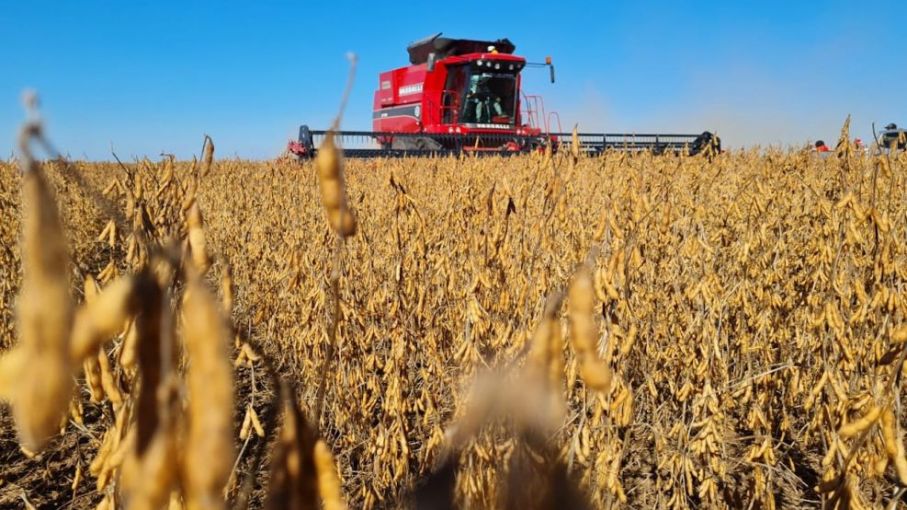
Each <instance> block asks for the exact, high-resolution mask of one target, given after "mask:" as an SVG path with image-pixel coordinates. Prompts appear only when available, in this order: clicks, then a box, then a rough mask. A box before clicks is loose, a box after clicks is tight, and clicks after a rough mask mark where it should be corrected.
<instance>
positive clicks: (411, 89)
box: [398, 83, 422, 96]
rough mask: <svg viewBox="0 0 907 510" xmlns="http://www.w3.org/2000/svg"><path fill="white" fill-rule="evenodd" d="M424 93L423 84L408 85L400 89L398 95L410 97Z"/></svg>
mask: <svg viewBox="0 0 907 510" xmlns="http://www.w3.org/2000/svg"><path fill="white" fill-rule="evenodd" d="M420 92H422V84H421V83H416V84H415V85H407V86H405V87H400V90H399V91H398V94H400V95H401V96H409V95H412V94H418V93H420Z"/></svg>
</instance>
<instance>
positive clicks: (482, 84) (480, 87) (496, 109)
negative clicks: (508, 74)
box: [466, 74, 504, 123]
mask: <svg viewBox="0 0 907 510" xmlns="http://www.w3.org/2000/svg"><path fill="white" fill-rule="evenodd" d="M490 81H491V77H490V76H487V75H481V74H474V75H472V76H470V77H469V92H468V93H467V94H466V105H467V106H466V107H467V108H468V109H469V113H472V112H475V122H478V123H488V122H491V119H492V118H493V117H495V116H498V117H500V116H501V115H504V108H503V106H502V105H501V98H500V97H499V96H497V95H495V94H494V93H493V92H492V91H491V88H490V87H489V82H490Z"/></svg>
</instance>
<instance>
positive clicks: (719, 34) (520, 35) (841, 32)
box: [0, 0, 907, 159]
mask: <svg viewBox="0 0 907 510" xmlns="http://www.w3.org/2000/svg"><path fill="white" fill-rule="evenodd" d="M882 4H884V8H882V7H881V5H882ZM882 4H880V3H878V2H873V3H865V2H837V1H833V2H789V1H787V2H782V1H769V0H763V1H751V2H742V1H740V2H737V1H727V0H725V1H699V2H674V1H664V2H655V1H648V2H646V1H639V2H608V1H600V2H588V4H584V3H578V2H567V1H561V2H544V3H541V2H540V3H535V2H519V3H514V2H488V1H481V2H471V1H460V2H457V1H454V2H426V1H423V2H412V3H407V2H361V3H356V4H352V3H349V4H347V3H343V2H313V3H312V2H277V1H267V0H261V1H254V2H228V1H222V2H198V1H183V2H170V1H164V0H157V1H142V0H137V1H132V2H101V1H91V0H86V1H79V2H75V1H73V2H68V1H44V0H30V1H27V2H24V1H14V0H0V65H2V67H3V70H2V71H0V157H4V158H5V157H6V156H8V155H9V154H11V151H12V147H13V140H14V137H15V131H16V129H17V126H18V124H19V122H20V121H21V119H22V117H23V114H22V109H21V106H20V103H19V97H20V94H21V91H22V89H24V88H26V87H31V88H35V89H37V90H38V91H39V93H40V95H41V98H42V105H43V112H44V116H45V118H46V119H47V123H48V129H49V132H50V135H51V137H52V139H53V140H54V141H55V143H56V145H57V146H58V147H59V148H60V149H61V150H62V151H63V152H66V153H69V154H70V155H71V156H72V157H75V158H81V157H88V158H91V159H107V158H109V154H110V147H111V144H112V145H113V147H114V148H115V150H116V151H117V153H118V154H119V155H120V157H121V158H122V157H132V156H143V155H148V156H150V157H157V155H159V154H160V153H161V152H162V151H163V152H173V153H176V154H178V155H179V156H181V157H186V156H190V155H191V154H192V153H193V152H197V151H198V149H199V147H200V146H201V140H202V136H203V134H204V133H208V134H210V135H211V136H212V137H213V138H214V140H215V143H216V144H217V148H218V153H219V155H220V156H221V157H228V156H234V155H238V156H241V157H250V158H265V157H273V156H275V155H276V154H278V153H279V152H280V150H281V149H282V148H283V146H284V145H285V143H286V141H287V139H288V138H289V137H291V136H293V134H294V132H295V131H296V127H297V126H298V125H299V124H302V123H306V124H309V125H311V126H313V127H327V126H328V124H329V122H330V120H331V118H332V117H333V115H334V113H335V110H336V107H337V104H338V101H339V99H340V95H341V91H342V89H343V85H344V82H345V79H346V74H347V65H348V64H347V61H346V59H345V56H344V55H345V54H346V52H347V51H353V52H355V53H356V54H357V55H358V56H359V64H360V65H359V68H358V75H357V80H356V84H355V87H354V90H353V95H352V97H351V98H350V103H349V106H348V108H347V112H346V116H345V120H344V127H345V128H348V129H368V128H369V127H370V122H371V120H370V119H371V101H372V93H373V91H374V89H375V87H376V85H377V75H378V73H379V72H380V71H382V70H387V69H391V68H394V67H398V66H402V65H404V64H405V63H406V62H407V55H406V51H405V47H406V45H407V43H409V42H410V41H413V40H416V39H419V38H422V37H424V36H426V35H429V34H431V33H435V32H444V33H445V34H446V35H449V36H457V37H465V38H470V37H471V38H490V39H495V38H499V37H508V38H509V39H511V40H512V41H513V42H514V43H515V44H516V46H517V53H518V54H520V55H523V56H525V57H527V58H528V59H530V60H535V61H541V60H543V59H544V57H545V56H546V55H551V56H552V57H553V59H554V63H555V66H556V68H557V78H558V80H557V83H555V84H554V85H552V84H550V83H548V81H547V74H546V73H545V72H544V71H543V70H531V69H529V70H526V71H524V73H525V77H524V88H525V89H526V90H527V92H533V93H539V94H542V95H543V96H544V97H545V101H546V105H547V107H548V109H554V110H557V111H558V112H559V113H560V117H561V119H562V120H563V124H564V129H569V128H571V127H572V125H573V123H574V122H578V123H579V125H580V128H581V130H587V131H593V130H605V131H608V132H621V131H625V132H634V131H635V132H643V131H662V132H667V131H674V132H700V131H702V130H705V129H709V130H717V131H718V133H719V134H720V135H722V137H723V138H724V140H725V141H726V143H729V144H731V145H734V146H740V145H754V144H778V143H782V144H800V143H805V142H806V141H807V140H810V139H813V140H814V139H816V138H823V139H826V140H834V139H836V138H837V133H838V130H839V128H840V125H841V123H842V122H843V120H844V118H845V117H846V115H847V114H848V113H850V114H853V128H854V134H855V135H858V136H862V137H864V138H868V137H869V136H871V127H870V126H871V123H872V122H873V121H875V122H876V123H877V124H882V125H884V124H886V123H888V122H899V123H902V124H907V93H905V90H907V88H905V86H907V65H905V64H907V58H905V57H904V51H905V49H907V29H905V28H904V26H903V23H904V20H905V19H907V2H903V1H897V0H896V1H890V2H883V3H882ZM898 95H899V96H898Z"/></svg>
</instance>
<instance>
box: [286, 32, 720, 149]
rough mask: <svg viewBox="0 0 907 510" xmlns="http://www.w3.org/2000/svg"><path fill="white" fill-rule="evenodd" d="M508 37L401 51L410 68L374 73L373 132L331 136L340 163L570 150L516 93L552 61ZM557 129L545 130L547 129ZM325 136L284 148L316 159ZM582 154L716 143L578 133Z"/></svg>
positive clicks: (305, 137) (306, 133)
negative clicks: (529, 54) (538, 59)
mask: <svg viewBox="0 0 907 510" xmlns="http://www.w3.org/2000/svg"><path fill="white" fill-rule="evenodd" d="M515 49H516V47H515V46H514V44H513V43H512V42H510V41H509V40H507V39H498V40H497V41H475V40H468V39H450V38H446V37H441V34H437V35H434V36H431V37H429V38H426V39H423V40H421V41H417V42H414V43H412V44H410V45H409V47H407V51H408V52H409V62H410V65H409V66H406V67H401V68H398V69H394V70H391V71H387V72H384V73H381V74H380V76H379V78H378V90H376V91H375V101H374V112H373V117H372V128H373V131H338V132H336V133H335V135H336V136H337V138H338V139H339V145H340V146H341V147H343V153H344V155H345V156H347V157H375V156H422V155H447V154H460V153H463V152H468V153H475V154H478V155H484V154H494V155H512V154H520V153H525V152H529V151H533V150H542V149H544V147H545V146H546V145H547V144H552V148H554V149H557V148H569V145H570V144H571V143H572V136H571V134H570V133H563V132H561V131H562V130H561V126H560V119H559V117H558V116H557V113H555V112H546V111H545V105H544V102H543V101H542V98H541V96H533V95H527V94H525V93H524V92H523V91H522V88H521V83H520V78H521V77H520V71H522V70H523V69H524V68H526V67H547V68H548V70H549V72H550V76H551V82H552V83H554V66H553V65H552V63H551V58H550V57H549V58H546V61H545V63H530V62H526V59H524V58H523V57H520V56H517V55H514V54H513V52H514V50H515ZM555 126H556V127H557V129H556V130H554V131H552V129H551V128H552V127H555ZM325 134H327V131H314V130H311V129H309V127H308V126H305V125H304V126H300V128H299V139H298V140H295V141H290V142H289V144H288V146H287V150H288V151H289V152H290V153H292V154H294V155H296V156H297V157H298V158H300V159H305V158H311V157H313V156H314V155H315V151H316V150H317V147H318V144H319V143H320V141H321V139H323V137H324V136H325ZM579 143H580V146H581V147H580V148H581V150H582V151H584V152H586V153H591V154H598V153H601V152H603V151H605V150H608V149H614V150H632V151H639V150H651V151H653V152H656V153H663V152H681V151H683V150H689V151H690V153H691V154H696V153H698V152H700V151H702V150H703V149H704V148H705V147H706V146H708V145H714V146H717V145H718V144H719V143H720V142H719V141H718V139H717V137H714V136H713V135H712V134H711V133H709V132H704V133H702V134H700V135H685V134H614V133H580V134H579Z"/></svg>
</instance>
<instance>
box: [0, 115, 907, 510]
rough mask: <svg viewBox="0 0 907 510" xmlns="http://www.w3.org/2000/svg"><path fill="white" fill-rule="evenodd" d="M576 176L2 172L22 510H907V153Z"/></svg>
mask: <svg viewBox="0 0 907 510" xmlns="http://www.w3.org/2000/svg"><path fill="white" fill-rule="evenodd" d="M845 128H846V126H845ZM845 131H846V129H845ZM843 135H845V136H846V132H845V133H843ZM36 136H37V135H36ZM845 140H846V138H845ZM564 152H566V154H562V153H554V154H552V153H550V152H549V153H547V154H539V155H528V156H520V157H513V158H497V157H489V158H478V159H475V158H470V157H463V158H449V159H444V158H442V159H432V158H426V159H406V160H399V159H391V160H381V159H375V160H361V161H349V160H347V161H343V160H342V159H341V158H339V155H338V154H336V153H330V154H328V153H327V152H325V153H323V154H324V156H323V157H321V158H320V159H317V160H316V161H314V162H308V163H304V164H299V163H296V162H290V161H286V160H276V161H265V162H250V161H241V160H219V161H217V160H214V159H213V158H214V145H213V143H211V142H210V140H209V141H208V143H206V145H205V151H204V156H203V158H202V161H201V162H198V163H193V162H176V161H172V160H171V159H169V158H165V159H163V160H161V161H150V160H139V161H135V162H131V163H128V164H125V165H120V164H116V163H82V162H72V163H69V162H64V161H61V160H54V161H49V162H45V163H42V164H39V163H36V162H31V161H30V160H26V161H25V162H24V163H23V162H19V163H23V165H19V164H14V163H0V262H2V263H0V347H2V349H3V351H4V352H3V356H2V357H0V397H2V398H3V400H5V401H7V402H8V406H6V407H4V408H2V410H0V427H2V428H0V434H2V435H0V441H2V447H0V506H4V507H7V506H10V507H11V506H21V505H24V504H26V502H28V504H35V505H38V506H45V505H46V506H50V507H58V506H66V505H68V504H69V503H70V502H72V503H73V506H74V507H76V508H95V507H97V508H121V507H123V508H161V507H169V508H193V509H194V508H199V509H200V508H227V507H232V508H245V507H246V506H248V505H251V506H252V507H256V508H258V507H263V506H264V507H267V508H313V509H314V508H318V507H319V505H323V507H324V508H331V509H342V508H381V507H400V506H406V505H409V504H411V503H418V504H420V505H428V506H421V508H429V507H435V506H432V505H440V504H443V503H448V502H450V501H454V502H456V503H457V504H458V505H459V506H460V507H463V508H492V507H494V508H533V507H542V506H543V505H544V504H553V505H555V506H557V507H564V508H566V507H581V506H583V505H588V507H590V508H614V507H633V508H698V507H708V508H743V507H750V506H753V507H759V508H775V507H782V508H789V507H816V506H822V505H826V506H828V507H831V508H834V507H840V508H863V507H866V508H869V507H881V506H886V505H889V504H893V503H894V504H896V500H897V498H901V497H902V496H903V495H904V494H905V491H907V485H905V484H907V458H905V454H904V437H903V434H902V430H901V429H902V428H903V427H904V426H905V425H907V421H905V412H904V411H903V410H902V409H901V400H900V396H901V394H902V393H903V384H904V381H903V379H904V375H907V363H905V360H907V342H905V341H904V340H905V338H907V300H905V299H904V297H903V289H904V286H905V283H907V250H905V249H904V248H902V247H901V245H902V244H903V243H904V239H905V235H907V200H905V199H907V173H905V172H907V156H905V154H903V153H890V154H882V155H873V156H864V155H860V154H858V153H856V152H855V151H853V150H851V148H850V147H849V145H848V144H846V143H844V144H843V145H841V146H840V147H839V150H838V154H837V155H832V156H831V157H829V158H827V159H821V158H819V157H817V156H816V155H814V154H809V153H806V152H797V151H787V152H781V151H775V150H762V151H756V150H752V151H736V152H729V153H724V154H720V155H711V156H710V157H696V158H690V157H685V156H679V157H674V156H662V157H657V156H653V155H651V154H646V153H640V154H629V153H608V154H605V155H603V156H601V157H595V158H590V157H586V156H583V155H582V154H579V153H577V152H570V151H564ZM20 166H21V167H22V168H27V169H28V171H26V172H25V173H24V174H23V173H22V171H21V170H20ZM55 210H58V211H59V219H58V218H57V215H56V214H55V213H54V211H55ZM16 324H18V326H16ZM329 357H330V359H328V358H329ZM73 386H74V387H75V388H76V389H75V391H70V389H71V387H73ZM322 402H323V405H322ZM17 433H18V436H16V434H17ZM18 445H21V448H22V450H21V451H20V450H19V449H18V448H19V446H18ZM319 501H320V502H319Z"/></svg>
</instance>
